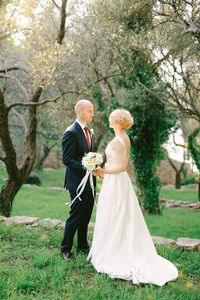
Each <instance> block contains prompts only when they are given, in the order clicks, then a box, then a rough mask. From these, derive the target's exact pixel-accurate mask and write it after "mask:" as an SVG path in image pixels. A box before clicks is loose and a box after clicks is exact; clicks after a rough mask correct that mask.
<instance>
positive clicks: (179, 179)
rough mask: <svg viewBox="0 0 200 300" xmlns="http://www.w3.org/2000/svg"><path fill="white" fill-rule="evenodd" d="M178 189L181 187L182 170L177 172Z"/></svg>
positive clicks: (176, 185)
mask: <svg viewBox="0 0 200 300" xmlns="http://www.w3.org/2000/svg"><path fill="white" fill-rule="evenodd" d="M175 187H176V189H180V188H181V172H176V182H175Z"/></svg>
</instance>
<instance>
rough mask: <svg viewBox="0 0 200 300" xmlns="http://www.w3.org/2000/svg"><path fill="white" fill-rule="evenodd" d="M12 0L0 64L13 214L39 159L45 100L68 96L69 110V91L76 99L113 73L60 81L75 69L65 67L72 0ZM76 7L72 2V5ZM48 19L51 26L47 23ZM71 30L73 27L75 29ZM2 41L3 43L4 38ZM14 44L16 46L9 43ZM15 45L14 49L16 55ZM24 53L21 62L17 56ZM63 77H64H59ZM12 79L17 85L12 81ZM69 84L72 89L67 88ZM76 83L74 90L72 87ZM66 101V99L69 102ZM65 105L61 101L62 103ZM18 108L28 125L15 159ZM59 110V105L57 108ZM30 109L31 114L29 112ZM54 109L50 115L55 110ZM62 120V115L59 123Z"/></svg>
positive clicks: (4, 196)
mask: <svg viewBox="0 0 200 300" xmlns="http://www.w3.org/2000/svg"><path fill="white" fill-rule="evenodd" d="M18 4H19V3H18V2H15V1H14V0H13V2H12V6H11V7H10V10H9V13H10V14H11V15H12V18H10V20H11V21H10V26H9V27H8V26H7V27H6V26H5V30H4V32H3V33H2V32H0V34H1V35H0V39H1V45H0V46H1V52H2V59H1V62H2V64H1V66H0V78H1V81H0V111H1V112H0V125H1V127H0V141H1V145H0V151H1V152H0V160H1V161H3V163H4V164H5V167H6V170H7V173H8V179H7V181H6V182H5V184H4V185H3V186H2V190H1V192H0V212H1V213H2V214H3V215H5V216H9V215H10V212H11V208H12V203H13V199H14V197H15V195H16V193H17V192H18V190H19V189H20V187H21V186H22V184H23V183H24V181H25V179H26V178H27V176H28V175H29V173H30V171H31V169H32V167H33V165H34V163H35V160H36V141H37V131H39V130H40V128H38V110H39V109H38V107H40V106H42V105H45V104H47V103H51V104H52V103H56V102H57V101H58V100H60V99H61V98H63V99H64V103H65V106H61V107H62V110H63V109H64V108H65V109H66V110H67V109H68V106H69V102H68V99H65V95H66V94H68V95H69V94H71V95H76V101H77V98H79V97H80V96H81V97H83V96H84V95H85V94H87V90H88V89H89V88H90V87H91V86H92V85H93V84H95V83H98V82H100V81H101V80H104V79H105V80H106V78H109V77H111V76H113V74H112V72H110V74H106V75H105V76H103V77H101V78H98V79H95V80H94V81H93V82H92V80H91V78H89V80H88V78H87V76H86V77H85V80H84V81H83V82H82V84H81V85H79V86H77V85H75V84H74V82H73V83H72V84H71V83H70V82H67V84H66V82H64V81H61V83H63V84H64V89H63V85H62V84H60V78H61V77H62V76H63V77H65V78H66V77H67V76H68V78H70V77H71V74H69V73H68V71H69V70H67V69H65V68H66V61H67V59H68V57H69V56H70V53H71V52H72V43H71V42H70V39H69V37H68V36H66V32H67V33H68V31H67V26H68V25H67V24H66V17H67V16H69V14H67V8H68V11H70V9H71V7H67V4H68V1H67V0H62V2H61V7H59V6H58V5H57V4H56V2H55V1H52V2H50V3H47V4H46V3H42V5H41V3H40V1H34V2H33V1H31V0H27V1H26V2H20V5H18ZM72 6H73V4H72ZM24 12H25V15H26V17H27V23H28V25H27V26H26V28H23V34H24V35H25V36H26V39H23V38H22V40H21V41H20V46H16V45H15V42H14V41H13V36H14V35H15V34H16V33H18V32H21V30H22V28H21V25H19V18H20V16H21V14H23V13H24ZM6 13H7V11H6V9H4V7H3V11H2V10H1V11H0V15H2V16H3V19H5V18H6V17H8V15H6ZM47 23H48V28H47V26H46V24H47ZM72 31H73V30H72ZM2 41H3V42H2ZM11 45H12V47H11ZM13 49H14V52H15V53H14V54H15V55H12V54H13ZM20 55H21V59H20V61H19V60H17V59H16V58H18V56H20ZM61 79H62V78H61ZM13 83H14V84H13ZM13 85H15V86H16V90H17V93H16V94H15V95H14V96H13V97H12V93H11V92H10V91H11V89H12V86H13ZM66 86H67V87H68V89H67V90H66ZM50 88H52V90H51V93H50V94H51V97H50V98H48V97H47V98H46V96H45V95H46V90H47V89H50ZM71 88H72V89H71ZM66 100H67V101H66ZM62 104H63V103H62ZM14 109H15V110H16V114H18V117H19V118H20V119H21V122H22V123H23V125H24V126H23V128H24V147H23V150H22V158H21V160H20V161H17V155H16V149H15V145H14V143H13V139H12V136H11V131H10V112H11V111H14ZM53 109H55V106H54V107H53ZM27 112H28V113H27ZM51 112H52V111H51V108H50V114H51ZM58 124H59V125H60V120H59V121H57V125H58Z"/></svg>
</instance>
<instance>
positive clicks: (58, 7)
mask: <svg viewBox="0 0 200 300" xmlns="http://www.w3.org/2000/svg"><path fill="white" fill-rule="evenodd" d="M52 2H53V4H54V5H55V6H56V7H57V9H58V10H59V11H60V6H58V4H57V3H56V1H54V0H52Z"/></svg>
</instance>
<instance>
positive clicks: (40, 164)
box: [35, 145, 52, 171]
mask: <svg viewBox="0 0 200 300" xmlns="http://www.w3.org/2000/svg"><path fill="white" fill-rule="evenodd" d="M51 149H52V148H50V147H48V146H47V145H43V154H42V156H41V157H38V159H37V160H36V164H35V168H36V169H37V170H39V171H42V170H43V163H44V161H45V159H46V158H47V156H48V155H49V153H50V151H51Z"/></svg>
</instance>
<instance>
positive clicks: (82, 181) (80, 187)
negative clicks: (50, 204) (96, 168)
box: [65, 170, 94, 206]
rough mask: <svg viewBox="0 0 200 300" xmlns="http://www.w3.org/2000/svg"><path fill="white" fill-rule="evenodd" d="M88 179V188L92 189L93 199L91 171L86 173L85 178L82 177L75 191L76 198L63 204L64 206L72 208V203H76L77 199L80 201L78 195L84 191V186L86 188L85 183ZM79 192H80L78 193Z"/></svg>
mask: <svg viewBox="0 0 200 300" xmlns="http://www.w3.org/2000/svg"><path fill="white" fill-rule="evenodd" d="M88 178H89V180H90V187H91V189H92V194H93V198H94V183H93V175H92V172H91V171H88V170H87V172H86V174H85V176H84V177H83V179H82V180H81V182H80V184H79V186H78V187H77V190H76V193H77V196H76V197H75V198H74V199H73V200H72V201H71V202H70V203H65V204H66V205H68V204H69V206H72V205H73V204H74V202H75V201H76V199H77V198H78V199H79V200H80V201H82V200H81V198H80V195H81V194H82V192H83V191H84V189H85V186H86V183H87V181H88ZM79 190H80V191H79Z"/></svg>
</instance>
